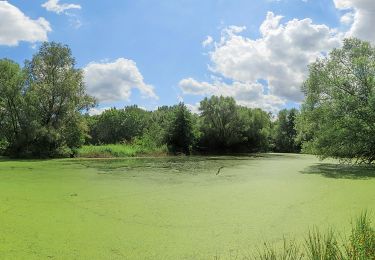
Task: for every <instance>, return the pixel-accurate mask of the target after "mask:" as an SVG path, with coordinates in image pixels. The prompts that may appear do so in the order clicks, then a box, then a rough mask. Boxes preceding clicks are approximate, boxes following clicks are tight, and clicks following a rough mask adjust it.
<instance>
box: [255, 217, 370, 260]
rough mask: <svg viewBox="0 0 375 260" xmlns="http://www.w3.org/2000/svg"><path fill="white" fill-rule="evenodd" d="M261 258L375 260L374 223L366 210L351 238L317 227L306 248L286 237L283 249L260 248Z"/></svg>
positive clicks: (267, 245) (354, 227)
mask: <svg viewBox="0 0 375 260" xmlns="http://www.w3.org/2000/svg"><path fill="white" fill-rule="evenodd" d="M256 258H257V259H260V260H278V259H282V260H283V259H309V260H370V259H375V229H374V227H372V226H371V222H370V218H369V216H368V215H367V213H366V212H364V213H362V214H361V215H360V216H359V217H358V218H357V219H356V222H355V225H354V226H353V227H352V231H351V234H350V236H349V238H344V239H343V240H342V241H340V240H339V239H338V236H337V235H336V234H335V233H334V232H333V231H332V230H328V231H327V232H326V233H322V232H320V231H319V230H318V229H317V228H315V229H313V230H312V231H309V233H308V235H307V237H306V239H305V243H304V247H303V248H302V249H301V248H300V247H299V245H298V244H297V243H296V242H294V241H290V242H288V241H287V240H286V239H285V238H284V244H283V247H282V248H281V249H276V248H275V247H272V245H270V244H267V243H265V244H264V248H263V249H262V250H259V252H258V257H256Z"/></svg>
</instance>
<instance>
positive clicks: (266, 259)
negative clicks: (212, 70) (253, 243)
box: [257, 238, 303, 260]
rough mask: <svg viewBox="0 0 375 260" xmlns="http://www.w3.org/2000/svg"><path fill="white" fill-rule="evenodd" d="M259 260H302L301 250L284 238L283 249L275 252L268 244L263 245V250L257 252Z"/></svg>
mask: <svg viewBox="0 0 375 260" xmlns="http://www.w3.org/2000/svg"><path fill="white" fill-rule="evenodd" d="M257 259H259V260H278V259H280V260H299V259H303V254H302V252H301V248H300V247H299V246H298V245H297V243H295V242H294V241H288V240H286V239H285V238H284V240H283V247H282V249H281V250H277V249H276V248H275V247H273V246H272V245H270V244H268V243H264V248H263V250H258V257H257Z"/></svg>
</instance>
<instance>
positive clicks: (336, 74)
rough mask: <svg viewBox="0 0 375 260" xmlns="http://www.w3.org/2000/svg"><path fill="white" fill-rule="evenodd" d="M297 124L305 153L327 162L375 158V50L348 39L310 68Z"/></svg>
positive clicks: (365, 43)
mask: <svg viewBox="0 0 375 260" xmlns="http://www.w3.org/2000/svg"><path fill="white" fill-rule="evenodd" d="M303 90H304V92H305V96H306V99H305V103H304V104H303V105H302V109H301V115H300V116H299V117H298V120H297V128H298V131H299V138H300V139H301V140H303V141H304V144H303V149H304V151H308V152H311V153H314V154H317V155H320V157H322V158H326V157H333V158H340V159H348V160H350V161H355V162H367V163H371V162H373V161H374V160H375V139H374V136H375V49H374V47H373V46H371V45H370V43H368V42H364V41H361V40H358V39H346V40H344V45H343V47H342V48H339V49H335V50H333V51H332V52H331V53H330V55H329V56H327V57H326V58H324V59H319V60H317V61H316V62H315V63H313V64H311V65H310V68H309V76H308V79H307V80H306V82H305V83H304V86H303Z"/></svg>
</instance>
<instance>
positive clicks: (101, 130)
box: [0, 39, 375, 163]
mask: <svg viewBox="0 0 375 260" xmlns="http://www.w3.org/2000/svg"><path fill="white" fill-rule="evenodd" d="M249 73H251V72H249ZM374 89H375V48H374V47H373V46H371V44H370V43H368V42H365V41H361V40H358V39H345V40H344V42H343V46H342V47H341V48H337V49H334V50H333V51H332V52H330V53H329V55H327V56H325V57H324V58H320V59H317V60H316V61H315V62H314V63H312V64H311V65H310V66H309V74H308V77H307V79H306V81H305V82H304V84H303V86H302V90H303V92H304V94H305V100H304V102H303V103H302V105H301V109H300V110H297V109H284V110H281V111H280V112H279V113H278V115H277V116H273V115H271V114H270V113H267V112H265V111H263V110H261V109H259V108H247V107H243V106H240V105H238V104H236V102H235V100H234V99H233V98H231V97H222V96H220V97H217V96H212V97H207V98H205V99H204V100H202V101H201V102H200V105H199V114H194V113H192V112H191V111H189V109H188V108H187V107H186V105H184V104H183V103H180V104H177V105H175V106H162V107H159V108H158V109H156V110H155V111H146V110H143V109H141V108H139V107H137V106H127V107H125V108H122V109H116V108H112V109H109V110H106V111H104V112H103V113H102V114H100V115H95V116H90V115H89V114H88V113H87V111H88V109H90V108H92V107H94V106H95V105H96V101H95V99H94V98H93V97H91V96H89V95H87V93H86V90H85V85H84V82H83V72H82V70H80V69H78V68H76V67H75V59H74V57H73V56H72V53H71V50H70V48H69V47H68V46H66V45H63V44H60V43H54V42H50V43H43V44H42V45H41V47H40V49H39V50H38V51H37V53H36V54H35V55H34V56H33V57H32V59H31V60H30V61H26V62H25V64H24V66H23V67H21V66H20V65H19V64H17V63H16V62H14V61H11V60H9V59H1V60H0V153H2V154H4V155H9V156H17V157H29V156H30V157H31V156H32V157H59V156H74V154H75V152H76V150H77V149H78V148H79V147H80V146H82V145H83V144H93V145H100V144H113V143H131V142H134V141H139V140H141V141H142V142H146V143H152V144H153V145H166V146H167V147H168V150H169V151H170V152H171V153H174V154H179V153H183V154H191V153H236V152H242V153H249V152H267V151H276V152H299V151H301V149H302V152H305V153H312V154H316V155H319V156H320V157H322V158H326V157H334V158H340V159H344V160H348V161H352V162H353V161H354V162H366V163H371V162H373V161H374V160H375V139H374V138H373V136H374V134H375V91H374Z"/></svg>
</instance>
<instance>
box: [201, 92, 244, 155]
mask: <svg viewBox="0 0 375 260" xmlns="http://www.w3.org/2000/svg"><path fill="white" fill-rule="evenodd" d="M199 110H200V111H201V131H202V135H203V136H202V141H201V146H203V147H207V149H209V150H215V151H219V152H220V151H225V150H228V149H231V148H233V147H234V146H236V145H238V144H240V143H241V142H242V135H241V120H240V117H239V113H238V107H237V105H236V102H235V100H234V99H233V98H232V97H223V96H220V97H217V96H212V97H211V98H205V99H204V100H202V101H201V102H200V107H199Z"/></svg>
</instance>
